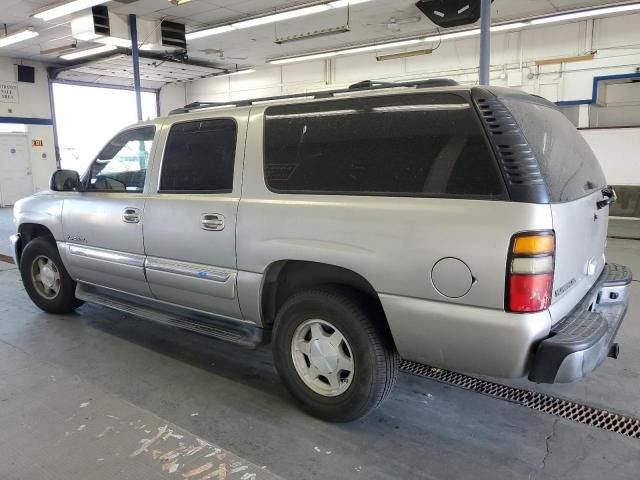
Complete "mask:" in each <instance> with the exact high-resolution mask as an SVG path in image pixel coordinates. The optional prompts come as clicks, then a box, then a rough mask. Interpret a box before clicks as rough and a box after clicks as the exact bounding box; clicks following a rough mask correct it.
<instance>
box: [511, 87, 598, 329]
mask: <svg viewBox="0 0 640 480" xmlns="http://www.w3.org/2000/svg"><path fill="white" fill-rule="evenodd" d="M503 102H504V103H505V105H506V106H507V107H508V108H509V110H510V111H511V112H512V113H513V115H514V117H515V118H516V120H517V122H518V124H519V125H520V127H521V128H522V130H523V133H524V135H525V137H526V138H527V141H528V143H529V144H530V146H531V148H532V150H533V151H534V153H535V155H536V158H537V159H538V162H539V164H540V170H541V171H542V174H543V176H544V178H545V182H546V184H547V187H548V189H549V196H550V200H551V213H552V217H553V228H554V230H555V234H556V258H555V275H554V282H553V295H552V306H551V308H550V311H551V315H552V319H553V321H557V320H560V319H561V318H562V317H564V316H565V315H566V314H567V313H569V311H570V310H571V309H572V308H573V307H574V306H575V304H576V303H577V302H578V301H579V300H580V299H582V297H584V295H585V294H586V293H587V291H588V290H589V289H590V288H591V286H592V285H593V284H594V282H595V281H596V279H597V278H598V276H599V274H600V273H601V271H602V268H603V267H604V263H605V257H604V252H605V246H606V240H607V226H608V217H609V207H607V206H604V207H600V208H599V207H598V201H600V200H602V199H603V197H604V196H603V193H602V190H603V188H605V186H606V180H605V177H604V174H603V172H602V169H601V167H600V164H599V163H598V160H597V159H596V157H595V155H594V154H593V152H592V151H591V149H590V147H589V145H588V144H587V143H586V141H585V140H584V139H583V138H582V135H580V133H579V132H578V131H577V130H576V128H575V127H574V125H573V124H572V123H571V122H570V121H569V120H568V119H567V118H566V117H565V116H564V115H563V114H562V112H560V111H559V110H557V109H556V108H553V107H552V106H545V105H542V104H540V103H535V102H527V101H526V100H524V99H523V97H522V96H519V97H518V99H509V98H508V97H507V98H506V99H503Z"/></svg>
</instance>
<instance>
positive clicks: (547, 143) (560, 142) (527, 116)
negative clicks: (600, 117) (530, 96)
mask: <svg viewBox="0 0 640 480" xmlns="http://www.w3.org/2000/svg"><path fill="white" fill-rule="evenodd" d="M501 100H502V102H503V103H504V104H505V106H506V107H507V108H508V109H509V110H510V111H511V113H512V114H513V116H514V117H515V119H516V121H517V122H518V124H519V125H520V128H521V129H522V131H523V133H524V136H525V137H526V139H527V142H528V143H529V145H530V146H531V148H532V150H533V152H534V153H535V155H536V158H537V159H538V162H539V164H540V169H541V170H542V174H543V175H544V178H545V181H546V183H547V186H548V188H549V195H550V198H551V201H552V202H570V201H572V200H576V199H578V198H581V197H584V196H586V195H589V194H591V193H593V192H594V191H596V190H600V189H602V188H603V187H604V186H605V185H606V179H605V177H604V174H603V173H602V169H601V168H600V164H599V163H598V159H597V158H596V156H595V155H594V154H593V152H592V151H591V148H590V147H589V145H588V144H587V142H586V141H585V140H584V138H582V135H580V132H578V131H577V130H576V128H575V126H574V125H573V124H572V123H571V122H570V121H569V119H568V118H566V117H565V116H564V115H563V114H562V112H560V111H559V110H557V109H555V108H553V107H550V106H545V105H542V104H540V103H535V102H530V101H527V100H524V99H523V98H522V97H521V96H518V97H517V99H516V98H509V97H505V98H502V99H501Z"/></svg>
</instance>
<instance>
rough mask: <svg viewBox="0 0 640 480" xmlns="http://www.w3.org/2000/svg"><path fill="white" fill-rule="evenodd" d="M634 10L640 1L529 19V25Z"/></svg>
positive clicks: (638, 6) (638, 7) (639, 6)
mask: <svg viewBox="0 0 640 480" xmlns="http://www.w3.org/2000/svg"><path fill="white" fill-rule="evenodd" d="M634 10H640V3H635V4H632V5H617V6H614V7H604V8H594V9H591V10H583V11H581V12H571V13H564V14H560V15H553V16H551V17H543V18H536V19H534V20H531V22H530V23H531V25H542V24H545V23H553V22H566V21H568V20H576V19H579V18H589V17H597V16H600V15H609V14H611V13H621V12H632V11H634Z"/></svg>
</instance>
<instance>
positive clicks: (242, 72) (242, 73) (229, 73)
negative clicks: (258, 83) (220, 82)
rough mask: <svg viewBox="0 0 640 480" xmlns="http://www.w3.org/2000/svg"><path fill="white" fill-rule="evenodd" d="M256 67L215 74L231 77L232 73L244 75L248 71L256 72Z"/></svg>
mask: <svg viewBox="0 0 640 480" xmlns="http://www.w3.org/2000/svg"><path fill="white" fill-rule="evenodd" d="M255 71H256V70H255V68H247V69H246V70H238V71H237V72H228V73H220V74H218V75H214V77H230V76H232V75H244V74H246V73H253V72H255Z"/></svg>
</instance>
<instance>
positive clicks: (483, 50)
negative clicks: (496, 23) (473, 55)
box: [479, 0, 491, 85]
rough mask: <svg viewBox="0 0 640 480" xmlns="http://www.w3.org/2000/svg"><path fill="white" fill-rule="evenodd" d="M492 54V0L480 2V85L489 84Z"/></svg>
mask: <svg viewBox="0 0 640 480" xmlns="http://www.w3.org/2000/svg"><path fill="white" fill-rule="evenodd" d="M490 54H491V0H481V4H480V69H479V72H480V85H489V65H490Z"/></svg>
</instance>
